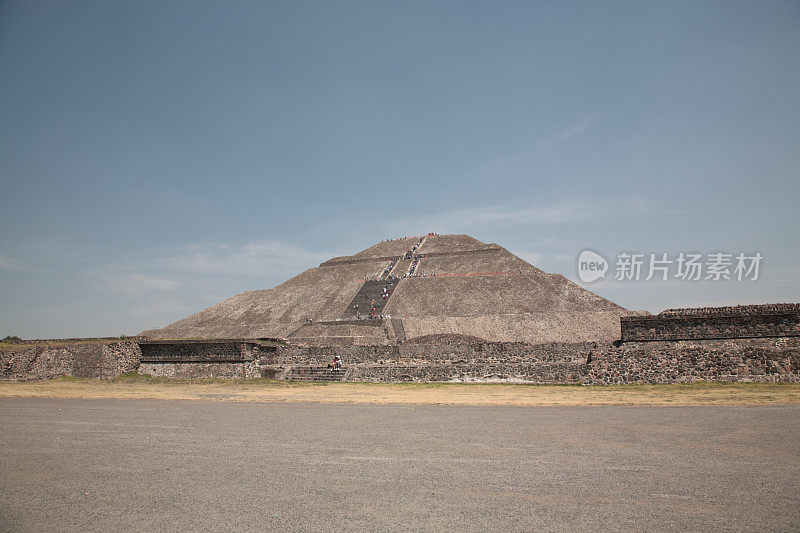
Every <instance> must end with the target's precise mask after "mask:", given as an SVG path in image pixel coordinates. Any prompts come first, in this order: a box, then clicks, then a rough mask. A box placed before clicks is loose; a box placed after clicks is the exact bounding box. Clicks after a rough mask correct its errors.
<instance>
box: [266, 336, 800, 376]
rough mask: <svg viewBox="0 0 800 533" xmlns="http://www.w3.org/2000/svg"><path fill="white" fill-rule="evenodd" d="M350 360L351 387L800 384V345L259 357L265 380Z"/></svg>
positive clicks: (521, 346)
mask: <svg viewBox="0 0 800 533" xmlns="http://www.w3.org/2000/svg"><path fill="white" fill-rule="evenodd" d="M337 354H338V355H339V356H340V357H341V358H342V364H343V366H344V368H345V370H346V372H345V373H344V374H343V376H344V377H345V379H346V380H347V381H377V382H426V381H429V382H436V381H454V382H470V381H483V382H491V381H507V382H528V383H563V384H586V385H611V384H620V383H683V382H692V381H749V382H753V381H771V382H777V381H783V382H800V338H797V337H785V338H765V339H736V340H695V341H678V342H674V341H662V342H659V343H653V342H642V343H625V344H623V345H622V346H619V347H614V346H599V345H597V344H595V343H579V344H563V343H553V344H543V345H531V344H525V343H483V344H460V345H459V344H451V345H410V344H404V345H400V346H369V347H367V346H361V347H358V346H349V347H325V348H322V347H304V348H301V347H294V346H292V347H286V348H280V349H278V350H277V351H276V352H273V353H271V354H268V355H263V356H259V355H258V354H257V353H256V354H255V355H256V356H257V357H258V362H259V365H260V368H261V372H262V375H264V376H268V377H272V378H278V379H281V378H284V377H285V376H286V375H287V374H288V373H289V371H290V370H291V368H293V367H295V366H300V365H312V366H313V365H317V366H320V367H323V366H326V365H327V364H328V363H329V362H331V361H332V360H333V357H334V356H335V355H337Z"/></svg>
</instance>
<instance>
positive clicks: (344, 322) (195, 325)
mask: <svg viewBox="0 0 800 533" xmlns="http://www.w3.org/2000/svg"><path fill="white" fill-rule="evenodd" d="M627 314H629V312H628V311H627V310H626V309H624V308H622V307H620V306H618V305H616V304H614V303H613V302H611V301H609V300H606V299H604V298H602V297H600V296H598V295H596V294H594V293H592V292H590V291H587V290H586V289H584V288H582V287H580V286H578V285H577V284H575V283H573V282H571V281H570V280H568V279H567V278H565V277H564V276H562V275H561V274H548V273H546V272H544V271H542V270H540V269H538V268H536V267H535V266H533V265H531V264H530V263H527V262H525V261H523V260H522V259H520V258H519V257H517V256H515V255H514V254H512V253H511V252H509V251H508V250H506V249H505V248H503V247H502V246H499V245H497V244H485V243H483V242H481V241H479V240H477V239H474V238H472V237H470V236H469V235H437V234H433V233H431V234H428V235H424V236H418V237H405V238H400V239H394V240H388V241H383V242H380V243H378V244H376V245H374V246H371V247H369V248H367V249H366V250H363V251H361V252H358V253H356V254H354V255H349V256H343V257H334V258H332V259H329V260H327V261H325V262H323V263H321V264H320V265H319V266H318V267H315V268H311V269H309V270H306V271H305V272H303V273H301V274H299V275H297V276H295V277H294V278H292V279H290V280H288V281H286V282H284V283H282V284H280V285H278V286H277V287H275V288H272V289H265V290H255V291H247V292H243V293H241V294H238V295H236V296H234V297H232V298H229V299H227V300H225V301H223V302H220V303H218V304H216V305H213V306H211V307H209V308H207V309H204V310H203V311H200V312H199V313H195V314H193V315H191V316H189V317H186V318H184V319H182V320H179V321H177V322H175V323H173V324H170V325H168V326H166V327H164V328H161V329H155V330H148V331H145V332H143V333H142V334H143V335H145V336H147V337H151V338H156V339H181V338H184V339H185V338H234V337H235V338H263V337H279V338H286V339H288V340H289V341H290V342H294V343H299V344H310V345H337V344H357V345H371V344H394V343H396V342H403V341H417V342H422V341H425V342H430V341H435V340H437V339H439V340H450V339H462V340H464V339H467V340H486V341H503V342H513V341H524V342H532V343H545V342H585V341H601V342H609V341H612V340H615V339H618V338H619V333H620V332H619V323H620V322H619V319H620V316H624V315H627Z"/></svg>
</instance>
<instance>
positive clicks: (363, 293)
mask: <svg viewBox="0 0 800 533" xmlns="http://www.w3.org/2000/svg"><path fill="white" fill-rule="evenodd" d="M398 283H400V280H399V279H376V280H368V281H365V282H364V284H363V285H362V286H361V288H360V289H358V293H357V294H356V296H355V297H354V298H353V301H352V302H350V305H348V306H347V309H346V310H345V312H344V314H342V318H344V319H353V318H357V317H358V315H360V316H361V317H362V318H363V317H366V318H370V303H371V302H372V301H375V304H380V307H377V309H376V311H375V314H376V315H380V314H381V313H383V309H384V308H385V307H386V304H387V303H388V302H389V298H391V296H392V293H393V292H394V289H395V287H397V284H398ZM384 288H385V289H386V290H387V291H389V298H387V299H385V300H384V299H383V297H382V294H383V289H384ZM356 305H358V308H356Z"/></svg>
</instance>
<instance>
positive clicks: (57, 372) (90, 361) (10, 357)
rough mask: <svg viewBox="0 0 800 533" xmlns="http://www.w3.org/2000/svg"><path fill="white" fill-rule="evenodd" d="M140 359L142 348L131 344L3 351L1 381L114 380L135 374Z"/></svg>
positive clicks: (69, 345) (55, 346)
mask: <svg viewBox="0 0 800 533" xmlns="http://www.w3.org/2000/svg"><path fill="white" fill-rule="evenodd" d="M140 358H141V351H140V350H139V345H138V344H136V343H135V342H127V341H125V342H111V343H108V344H101V343H97V342H95V343H82V344H62V345H44V346H31V347H30V348H26V349H22V350H14V351H4V352H0V379H19V380H28V379H52V378H57V377H59V376H74V377H81V378H99V379H103V378H112V377H115V376H118V375H120V374H123V373H128V372H135V371H136V369H137V368H138V366H139V359H140Z"/></svg>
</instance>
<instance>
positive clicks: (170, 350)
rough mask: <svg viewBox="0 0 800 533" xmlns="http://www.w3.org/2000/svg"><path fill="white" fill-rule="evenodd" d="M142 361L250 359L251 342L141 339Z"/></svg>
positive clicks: (251, 358) (186, 361)
mask: <svg viewBox="0 0 800 533" xmlns="http://www.w3.org/2000/svg"><path fill="white" fill-rule="evenodd" d="M139 345H140V347H141V350H142V362H143V363H189V362H193V363H228V362H239V361H252V360H253V353H252V346H253V345H252V343H247V342H243V341H242V340H239V339H231V340H225V341H216V342H215V341H203V342H197V341H142V342H140V343H139Z"/></svg>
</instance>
